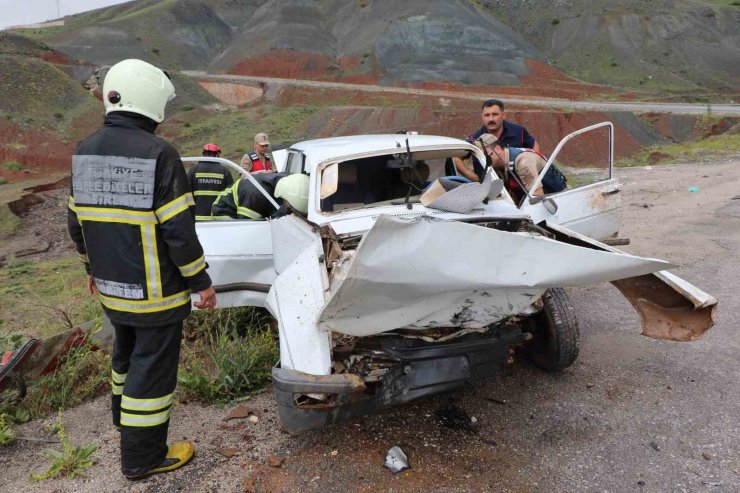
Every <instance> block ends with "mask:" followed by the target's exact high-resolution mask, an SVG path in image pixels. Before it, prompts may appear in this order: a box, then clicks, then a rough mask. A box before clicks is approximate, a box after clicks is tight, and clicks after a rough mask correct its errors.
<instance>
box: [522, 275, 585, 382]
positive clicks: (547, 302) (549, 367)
mask: <svg viewBox="0 0 740 493" xmlns="http://www.w3.org/2000/svg"><path fill="white" fill-rule="evenodd" d="M542 302H543V305H544V307H543V309H542V311H541V312H539V313H538V314H537V315H535V316H534V317H532V318H533V322H534V323H535V325H536V328H534V330H533V335H534V338H533V339H532V342H531V343H530V344H529V346H528V349H527V354H528V356H529V358H530V359H531V360H532V361H533V362H534V364H536V365H537V366H539V367H540V368H542V369H543V370H546V371H561V370H563V369H565V368H567V367H569V366H570V365H572V364H573V362H574V361H575V360H576V358H578V347H579V345H580V334H579V331H578V320H577V319H576V312H575V309H574V308H573V305H572V304H571V303H570V298H568V294H567V293H566V292H565V290H564V289H563V288H552V289H548V290H547V291H546V292H545V294H544V295H542Z"/></svg>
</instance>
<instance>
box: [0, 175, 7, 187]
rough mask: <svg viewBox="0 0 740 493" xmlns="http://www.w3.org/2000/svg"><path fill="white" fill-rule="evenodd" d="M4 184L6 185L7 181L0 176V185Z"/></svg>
mask: <svg viewBox="0 0 740 493" xmlns="http://www.w3.org/2000/svg"><path fill="white" fill-rule="evenodd" d="M6 183H8V179H7V178H3V177H2V176H0V185H5V184H6Z"/></svg>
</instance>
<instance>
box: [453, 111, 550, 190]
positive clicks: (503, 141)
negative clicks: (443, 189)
mask: <svg viewBox="0 0 740 493" xmlns="http://www.w3.org/2000/svg"><path fill="white" fill-rule="evenodd" d="M480 116H481V122H482V123H483V125H482V126H481V127H480V128H479V129H478V130H477V131H476V132H475V133H473V134H471V135H468V137H467V139H466V140H467V141H468V142H470V143H471V144H473V143H475V142H476V141H477V140H478V139H479V138H480V136H481V135H484V134H491V135H493V136H494V137H496V140H497V142H498V144H499V145H500V146H501V147H517V148H523V149H532V150H533V151H535V152H538V153H539V152H540V144H539V143H538V142H537V141H536V140H535V138H534V137H533V136H532V134H530V133H529V131H527V129H526V128H524V127H523V126H522V125H517V124H516V123H512V122H510V121H508V120H507V119H506V111H505V109H504V102H503V101H501V100H500V99H487V100H486V101H484V102H483V105H482V106H481V114H480ZM453 161H454V163H455V168H457V172H458V173H459V174H460V175H461V176H464V177H465V178H468V179H469V180H471V181H480V177H479V176H477V175H476V173H475V172H474V171H473V166H472V165H469V166H466V165H465V164H464V162H463V160H462V159H460V158H453Z"/></svg>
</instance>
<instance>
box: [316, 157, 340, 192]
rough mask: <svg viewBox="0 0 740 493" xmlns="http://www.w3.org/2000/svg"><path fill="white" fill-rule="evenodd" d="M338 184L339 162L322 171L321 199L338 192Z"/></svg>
mask: <svg viewBox="0 0 740 493" xmlns="http://www.w3.org/2000/svg"><path fill="white" fill-rule="evenodd" d="M338 186H339V164H338V163H334V164H330V165H329V166H327V167H326V168H324V171H322V172H321V190H320V193H319V195H320V197H321V200H324V199H325V198H327V197H330V196H332V195H334V194H335V193H336V192H337V187H338Z"/></svg>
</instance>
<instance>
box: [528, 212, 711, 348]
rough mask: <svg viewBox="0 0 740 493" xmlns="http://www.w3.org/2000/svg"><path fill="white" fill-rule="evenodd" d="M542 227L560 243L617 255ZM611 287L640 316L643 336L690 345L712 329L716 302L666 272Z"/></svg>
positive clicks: (573, 235)
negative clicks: (619, 293)
mask: <svg viewBox="0 0 740 493" xmlns="http://www.w3.org/2000/svg"><path fill="white" fill-rule="evenodd" d="M543 227H544V228H546V229H547V230H549V231H550V232H552V233H553V234H555V236H556V238H557V239H558V240H560V241H565V242H569V243H572V244H576V245H580V246H584V247H587V248H593V249H598V250H603V251H608V252H615V253H621V251H620V250H618V249H616V248H614V247H610V246H608V245H605V244H603V243H599V242H598V241H596V240H593V239H591V238H587V237H585V236H583V235H581V234H578V233H576V232H574V231H570V230H568V229H567V228H564V227H563V226H558V225H556V224H550V223H545V224H544V225H543ZM612 284H614V285H615V286H616V287H617V288H618V289H619V291H621V292H622V294H623V295H624V297H625V298H627V300H628V301H629V302H630V303H631V304H632V306H633V307H635V310H637V312H638V313H639V314H640V319H641V321H642V335H644V336H647V337H652V338H653V339H665V340H671V341H693V340H696V339H698V338H699V337H701V336H702V335H703V334H704V333H705V332H706V331H707V330H709V329H710V328H712V326H713V325H714V312H715V309H716V308H717V299H716V298H714V297H713V296H711V295H709V294H707V293H705V292H704V291H702V290H701V289H699V288H697V287H696V286H694V285H693V284H691V283H689V282H688V281H685V280H684V279H681V278H680V277H678V276H676V275H674V274H671V273H670V272H668V271H664V270H663V271H659V272H655V273H652V274H645V275H641V276H634V277H629V278H625V279H621V280H616V281H612Z"/></svg>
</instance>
